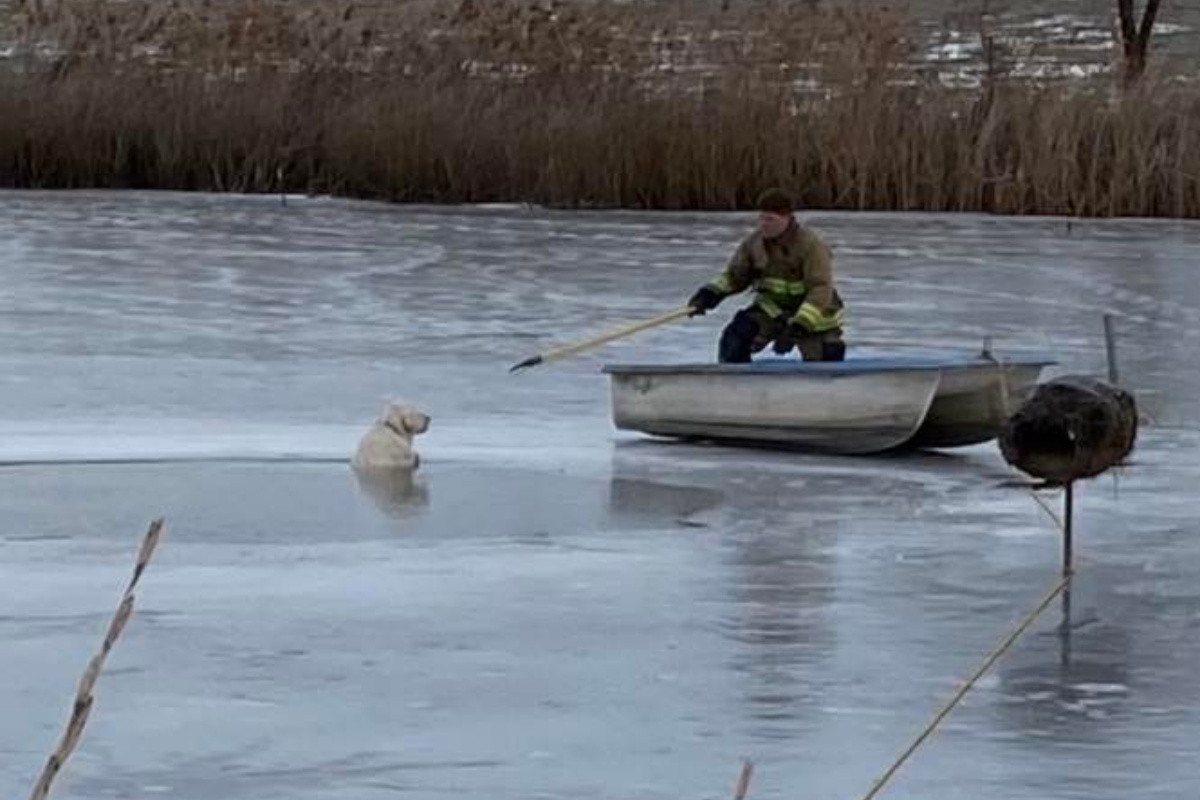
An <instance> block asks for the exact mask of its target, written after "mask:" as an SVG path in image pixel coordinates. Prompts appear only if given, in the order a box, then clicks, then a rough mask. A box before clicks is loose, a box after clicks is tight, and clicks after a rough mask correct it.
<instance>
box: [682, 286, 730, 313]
mask: <svg viewBox="0 0 1200 800" xmlns="http://www.w3.org/2000/svg"><path fill="white" fill-rule="evenodd" d="M724 299H725V297H724V295H722V294H721V293H720V292H718V291H717V290H716V289H714V288H712V287H711V286H707V285H705V286H701V287H700V289H699V290H698V291H697V292H696V293H695V294H694V295H692V299H691V300H688V305H689V306H691V307H692V313H690V314H688V316H689V317H695V316H703V315H704V314H705V313H706V312H708V311H711V310H712V309H714V308H716V307H717V306H718V305H720V303H721V301H722V300H724Z"/></svg>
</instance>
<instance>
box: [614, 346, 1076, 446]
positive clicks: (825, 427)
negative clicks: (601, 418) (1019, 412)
mask: <svg viewBox="0 0 1200 800" xmlns="http://www.w3.org/2000/svg"><path fill="white" fill-rule="evenodd" d="M1047 363H1052V362H1049V361H1047V360H1045V359H1026V360H1021V361H1017V362H1006V363H1005V365H1004V366H1003V367H1001V366H1000V365H999V364H997V363H996V362H994V361H989V360H986V359H982V358H962V357H958V358H936V357H923V358H914V357H895V358H875V359H857V360H854V359H852V360H847V361H844V362H837V363H811V364H806V363H803V362H799V361H795V360H791V359H764V360H762V361H757V362H754V363H752V364H690V365H688V364H684V365H632V366H609V367H606V368H605V372H606V373H608V374H609V376H610V378H611V387H612V413H613V423H614V424H615V425H616V427H617V428H618V429H621V430H630V431H640V432H642V433H647V434H650V435H655V436H668V437H676V438H685V439H700V440H713V441H724V442H737V443H747V444H755V443H757V444H767V445H776V446H787V447H797V448H803V449H807V450H816V451H823V452H831V453H844V454H848V455H861V454H869V453H879V452H885V451H888V450H894V449H897V448H901V447H960V446H964V445H968V444H976V443H979V442H984V441H988V440H989V439H992V438H994V437H995V436H996V435H997V434H998V432H999V428H1000V424H1001V423H1002V421H1003V419H1004V418H1005V415H1006V409H1011V408H1015V407H1016V405H1017V404H1018V403H1019V402H1020V399H1021V398H1022V397H1024V395H1025V394H1027V393H1028V392H1029V391H1030V390H1031V389H1032V388H1033V386H1034V385H1035V384H1036V381H1037V378H1038V376H1039V375H1040V373H1041V370H1042V368H1043V366H1044V365H1045V364H1047ZM1002 369H1003V372H1001V370H1002Z"/></svg>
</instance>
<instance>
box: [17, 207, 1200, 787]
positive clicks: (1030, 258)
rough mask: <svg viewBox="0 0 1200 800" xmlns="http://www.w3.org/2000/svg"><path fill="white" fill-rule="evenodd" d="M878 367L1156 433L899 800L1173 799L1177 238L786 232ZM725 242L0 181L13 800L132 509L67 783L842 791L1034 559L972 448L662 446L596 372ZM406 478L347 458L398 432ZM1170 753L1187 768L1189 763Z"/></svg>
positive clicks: (1098, 497) (1189, 661) (1187, 633)
mask: <svg viewBox="0 0 1200 800" xmlns="http://www.w3.org/2000/svg"><path fill="white" fill-rule="evenodd" d="M807 218H808V219H809V220H810V221H811V222H813V223H814V224H815V225H816V226H817V227H818V228H820V230H821V231H822V232H823V233H824V234H825V235H826V237H827V238H828V240H829V241H830V242H831V244H833V245H834V246H835V249H836V253H837V256H836V258H837V261H836V263H837V266H838V270H839V276H840V282H841V287H842V291H843V294H844V295H845V297H846V299H847V302H848V304H849V306H850V311H851V313H852V321H851V323H850V330H849V336H848V338H849V340H850V343H851V346H852V347H856V346H857V349H858V350H859V351H860V352H862V351H879V350H882V349H887V346H888V345H895V346H898V347H906V348H907V347H933V348H953V349H958V350H962V351H974V350H977V349H978V348H979V345H980V343H981V342H982V339H983V337H984V336H985V335H991V336H992V337H993V340H994V343H995V347H996V349H997V351H998V352H1000V353H1002V352H1003V351H1004V350H1005V349H1036V350H1050V351H1052V352H1054V353H1055V354H1057V355H1058V356H1059V358H1060V359H1061V361H1062V364H1061V365H1060V367H1059V368H1058V370H1059V371H1092V372H1098V371H1101V370H1102V369H1103V363H1104V359H1103V342H1102V328H1101V314H1102V313H1103V312H1105V311H1109V312H1112V313H1114V314H1116V315H1117V320H1118V330H1119V333H1120V337H1121V339H1120V353H1121V359H1122V361H1121V368H1122V377H1123V379H1125V380H1126V381H1127V383H1128V384H1129V385H1130V386H1132V387H1134V388H1135V389H1136V390H1137V391H1138V392H1139V394H1140V396H1141V397H1142V398H1143V400H1144V403H1143V405H1144V406H1145V407H1146V408H1147V409H1149V410H1150V411H1151V412H1152V414H1153V416H1154V422H1155V424H1154V425H1151V426H1150V427H1148V428H1147V429H1146V430H1145V432H1144V435H1143V438H1142V441H1141V444H1140V447H1139V449H1138V451H1137V452H1136V463H1135V464H1134V465H1133V466H1132V467H1130V468H1129V469H1127V470H1125V471H1124V472H1123V473H1122V474H1121V475H1120V476H1119V479H1114V478H1113V477H1112V476H1106V477H1104V478H1102V479H1100V480H1097V481H1094V482H1092V483H1089V484H1087V485H1086V486H1085V487H1082V488H1081V490H1080V492H1079V495H1078V497H1079V506H1080V508H1079V518H1078V538H1077V548H1078V552H1079V559H1080V560H1079V565H1078V566H1079V569H1080V572H1079V575H1078V577H1077V579H1076V582H1075V587H1074V591H1073V596H1072V613H1071V618H1070V620H1069V623H1070V624H1069V626H1068V627H1067V629H1066V630H1065V631H1064V630H1062V629H1060V627H1059V624H1060V622H1061V621H1062V619H1061V615H1060V613H1059V611H1058V609H1057V606H1056V607H1055V610H1054V611H1052V612H1050V613H1048V614H1047V615H1046V616H1045V617H1044V618H1043V619H1042V620H1041V621H1040V622H1039V623H1038V624H1037V626H1036V627H1035V628H1034V629H1033V630H1032V631H1031V632H1030V633H1029V634H1028V635H1027V637H1026V638H1024V639H1023V640H1022V641H1021V642H1020V643H1019V644H1018V645H1017V646H1016V648H1015V649H1014V650H1013V652H1012V653H1010V654H1009V656H1008V657H1006V658H1005V659H1004V660H1003V661H1002V662H1001V663H1000V664H999V665H998V666H997V667H996V669H995V670H994V671H993V672H992V673H990V674H989V676H988V677H987V678H986V679H985V680H984V681H983V683H982V684H981V686H980V687H979V688H978V689H976V691H975V692H973V693H972V694H971V695H970V696H969V697H968V699H967V701H966V702H965V704H964V705H963V706H962V707H960V708H959V709H958V710H957V711H955V712H954V714H952V715H951V717H950V718H949V719H948V720H947V722H946V723H945V724H944V726H943V728H942V729H941V731H940V732H939V733H938V734H937V735H935V736H934V738H933V739H932V740H931V741H929V742H928V743H927V744H926V745H925V746H924V747H923V748H922V749H921V750H920V751H919V752H918V753H917V755H916V756H915V757H914V760H913V761H912V762H910V764H909V765H908V766H907V767H906V768H905V769H904V770H903V771H902V772H901V773H900V774H899V775H898V776H897V778H896V779H895V781H894V783H893V784H892V785H891V787H890V788H889V789H888V790H887V791H886V792H885V793H884V794H883V795H882V796H883V797H887V798H910V799H911V800H916V799H917V798H921V800H953V799H955V798H963V799H964V800H967V799H969V800H981V799H984V798H995V799H996V800H1000V798H1004V799H1005V800H1009V799H1011V798H1022V799H1024V798H1028V800H1044V799H1045V798H1081V799H1082V798H1087V799H1088V800H1097V799H1101V800H1109V799H1111V800H1118V799H1120V800H1126V799H1127V798H1130V797H1137V798H1142V799H1144V798H1154V799H1155V800H1158V799H1160V798H1161V799H1163V800H1165V799H1166V798H1194V797H1196V796H1197V795H1200V768H1197V767H1196V766H1195V764H1194V762H1192V761H1191V757H1192V756H1193V753H1194V750H1195V745H1194V742H1195V741H1196V740H1197V737H1200V677H1197V673H1196V670H1195V669H1194V664H1195V663H1196V662H1197V659H1200V637H1198V635H1197V634H1198V633H1200V584H1197V582H1196V579H1195V575H1196V573H1197V570H1198V569H1200V541H1198V540H1197V537H1196V535H1195V533H1196V518H1197V516H1198V515H1197V510H1198V508H1200V501H1197V499H1196V496H1195V486H1196V485H1197V482H1198V481H1200V455H1198V451H1197V445H1198V444H1200V433H1198V432H1197V428H1200V414H1198V413H1197V401H1198V400H1200V370H1198V369H1197V367H1198V366H1200V358H1198V357H1197V355H1196V352H1197V348H1198V346H1200V280H1198V278H1197V275H1196V274H1195V270H1196V269H1197V267H1198V265H1200V224H1197V223H1180V222H1170V221H1075V222H1073V223H1071V224H1070V225H1068V224H1067V222H1066V221H1065V220H1059V219H1004V218H989V217H976V216H944V215H895V214H890V215H889V214H859V215H854V214H822V213H814V214H812V215H809V216H808V217H807ZM749 222H750V218H749V217H748V216H746V215H732V214H731V215H722V214H651V213H603V214H580V213H560V212H551V211H545V210H541V209H521V208H507V207H506V208H472V209H453V208H451V209H431V208H411V207H408V208H406V207H391V206H386V205H379V204H371V203H361V202H351V201H341V200H329V199H304V198H290V199H289V202H288V205H287V207H286V208H284V207H281V205H280V202H279V199H278V198H267V197H256V198H254V197H251V198H247V197H225V196H210V195H184V194H169V193H162V194H158V193H134V192H129V193H111V192H110V193H103V192H75V193H38V192H23V193H14V192H0V342H3V347H2V348H0V390H2V394H0V397H3V401H2V402H0V521H2V522H3V525H2V526H0V585H2V586H3V591H2V592H0V638H2V641H3V642H4V645H3V659H2V660H0V663H2V664H3V667H2V669H3V673H2V674H3V677H4V680H3V681H0V708H2V709H3V710H4V713H3V714H0V796H4V797H9V796H13V797H20V796H24V794H25V793H27V792H28V790H29V789H30V788H31V787H32V784H33V782H34V780H35V778H36V776H37V773H38V771H39V770H40V769H41V766H42V764H43V762H44V759H45V757H46V755H47V754H48V753H49V751H50V750H51V748H52V746H53V744H54V742H55V741H56V740H57V737H58V735H59V733H60V731H61V728H62V725H63V724H64V722H65V719H66V716H67V713H68V710H69V703H70V699H71V695H72V693H73V692H74V689H75V686H76V682H77V680H78V677H79V675H80V673H81V671H82V669H83V667H84V665H85V664H86V661H87V659H88V658H89V657H90V656H91V654H92V651H93V649H94V648H95V647H96V646H97V645H98V644H99V641H100V638H101V636H102V635H103V630H104V627H105V625H106V624H107V619H108V616H109V615H110V614H111V612H112V607H113V605H114V604H115V601H116V599H117V598H118V596H119V592H120V589H121V588H122V587H123V585H124V582H125V580H126V578H127V575H128V571H129V568H130V565H131V562H132V559H133V556H134V552H135V550H136V547H137V542H138V538H139V537H140V535H141V533H142V532H143V531H144V529H145V526H146V524H147V522H148V521H149V519H150V518H151V517H153V516H156V515H160V514H162V515H165V516H166V517H167V534H166V539H165V541H164V543H163V545H162V547H161V548H160V550H159V553H158V556H157V558H156V561H155V563H154V564H153V565H152V566H151V568H150V571H149V572H148V573H147V575H146V578H145V579H144V582H143V584H142V589H141V591H140V594H139V607H138V612H137V614H136V615H135V617H134V620H133V622H132V623H131V625H130V627H129V628H128V630H127V631H126V633H125V636H124V638H123V639H122V641H121V642H120V644H119V645H118V646H117V649H116V650H115V651H114V653H113V655H112V657H111V658H110V660H109V662H108V669H107V670H106V672H105V674H104V675H103V676H102V677H101V680H100V684H99V687H98V690H97V705H96V708H95V709H94V712H93V715H92V719H91V722H90V723H89V726H88V730H87V732H86V734H85V737H84V740H83V743H82V745H81V747H80V750H79V751H78V752H77V753H76V754H75V756H74V757H73V758H72V760H71V761H70V762H69V764H68V766H67V767H66V769H65V770H64V772H63V774H62V776H61V777H60V783H59V785H58V787H57V791H56V796H57V795H61V796H63V797H67V796H75V797H113V798H125V797H130V798H132V797H138V798H144V797H151V796H164V797H173V798H181V799H182V800H192V799H193V798H194V799H195V800H242V799H243V798H245V800H250V798H254V799H255V800H259V799H261V798H289V800H291V799H301V800H309V799H310V798H312V799H315V798H338V799H339V800H340V799H342V798H344V799H345V800H350V799H351V798H353V799H354V800H358V799H359V798H383V797H393V796H405V797H412V798H426V797H429V798H437V797H448V796H455V797H480V798H536V797H546V798H560V797H561V798H602V797H603V798H613V797H620V798H655V799H656V800H657V799H658V798H663V799H664V800H665V798H681V797H686V798H716V797H728V796H729V795H730V793H731V789H732V786H733V783H734V780H735V779H736V776H737V772H738V769H739V761H740V759H741V758H742V757H749V758H752V759H753V760H754V761H755V762H756V772H755V777H754V782H753V785H752V788H751V793H750V796H751V797H752V798H785V797H787V798H807V797H820V798H858V797H861V795H862V794H863V792H865V791H866V790H867V789H868V788H869V787H870V785H871V782H872V781H873V780H874V779H875V778H876V777H877V776H878V775H879V774H880V773H881V772H882V771H883V769H884V768H886V766H887V765H888V764H889V763H890V762H891V761H892V759H893V758H894V757H895V756H896V755H897V754H898V753H899V751H900V750H901V749H902V748H903V747H904V746H905V745H907V743H908V742H909V741H910V740H911V738H912V737H913V736H914V735H915V734H916V733H917V732H918V731H919V730H920V729H921V727H922V726H924V725H925V724H926V723H927V721H928V720H929V719H930V718H931V716H932V714H933V713H934V712H935V711H936V710H937V708H938V707H939V706H940V705H941V704H942V703H943V702H944V701H945V700H946V699H947V698H948V697H949V696H950V694H951V693H952V692H953V691H954V689H955V688H956V687H957V685H958V683H959V682H960V681H961V680H962V679H964V678H965V677H966V676H967V675H968V674H969V673H970V672H971V671H972V670H973V669H975V667H976V666H977V665H978V664H979V663H980V661H981V660H982V658H983V657H984V656H985V655H986V654H987V652H988V651H990V650H991V649H992V648H993V647H994V646H995V645H996V644H997V643H998V642H999V641H1000V639H1001V638H1002V637H1003V636H1004V635H1005V634H1006V633H1007V632H1008V631H1009V630H1010V629H1011V628H1012V627H1013V626H1014V625H1015V624H1016V623H1017V621H1018V620H1019V619H1020V617H1021V616H1023V615H1024V614H1025V613H1026V612H1028V611H1029V610H1031V609H1032V608H1033V606H1034V605H1035V604H1036V603H1037V601H1038V599H1039V598H1040V597H1041V595H1043V594H1044V593H1045V592H1046V591H1047V590H1048V589H1049V588H1050V587H1051V585H1052V584H1053V583H1054V581H1055V579H1056V577H1057V572H1058V566H1059V564H1058V547H1059V542H1058V535H1057V533H1056V532H1055V531H1054V530H1053V528H1052V525H1051V523H1050V522H1049V520H1048V519H1047V518H1046V516H1045V514H1044V513H1043V512H1042V511H1041V510H1040V509H1039V508H1038V507H1037V506H1036V505H1035V504H1034V502H1033V501H1032V500H1031V499H1030V498H1029V496H1028V493H1027V492H1025V491H1023V490H1019V489H1014V488H1010V487H1006V486H1005V485H1004V483H1005V481H1007V480H1008V479H1009V478H1010V477H1011V475H1010V473H1009V472H1008V470H1007V468H1006V466H1005V465H1004V463H1003V461H1002V460H1001V459H1000V457H999V455H998V453H997V452H996V450H995V448H994V447H991V446H986V447H979V448H972V449H968V450H964V451H954V452H950V453H927V454H919V455H910V456H902V457H889V458H875V459H845V458H841V459H839V458H824V457H814V456H806V455H798V454H785V453H762V452H755V451H749V450H737V449H717V448H707V447H694V446H682V445H670V444H661V443H656V442H650V441H647V440H643V439H638V438H636V437H632V436H626V435H623V434H618V433H616V432H615V431H613V430H612V428H611V426H610V424H609V421H608V416H607V414H608V408H607V394H606V392H607V386H606V383H605V379H604V376H602V375H600V374H599V367H600V366H601V365H602V364H603V363H605V362H606V361H641V360H645V361H661V360H698V359H702V358H710V357H711V356H712V353H713V351H714V349H715V340H716V336H717V334H718V332H719V329H720V323H721V322H723V321H724V320H725V319H727V318H728V316H729V315H730V314H731V313H732V311H733V310H734V309H735V308H736V307H737V306H736V305H735V304H733V303H726V304H725V305H724V306H722V307H721V309H720V310H719V311H718V312H717V313H715V314H713V315H710V316H709V317H707V318H704V319H702V320H693V321H689V322H686V323H683V324H680V325H678V326H675V327H672V328H667V329H663V330H660V331H655V332H650V333H647V334H644V335H642V336H640V337H637V338H635V339H633V340H631V341H629V342H625V343H622V344H619V345H615V346H612V347H610V348H608V349H606V350H604V351H602V352H601V353H598V354H595V355H592V356H588V357H584V358H580V359H577V360H574V361H570V362H564V363H561V364H554V365H546V366H544V367H539V368H538V369H535V370H531V371H528V372H525V373H522V374H520V375H516V376H510V375H508V374H507V367H508V365H509V364H511V363H512V362H514V361H516V360H518V359H520V358H522V357H523V356H526V355H529V354H531V353H533V352H536V351H539V350H541V349H544V348H545V347H548V346H551V345H553V344H557V343H561V342H564V341H570V340H574V339H578V338H581V337H584V336H587V335H590V334H592V333H595V332H599V331H602V330H604V329H605V328H607V327H610V326H612V325H615V324H619V323H622V322H625V321H628V320H633V319H637V318H639V317H642V316H649V315H652V314H655V313H658V312H659V311H662V310H665V309H669V308H671V307H673V306H675V305H677V304H679V303H681V302H682V301H683V300H685V299H686V298H687V296H688V295H690V293H691V292H692V291H693V290H694V289H695V288H696V286H698V285H699V284H700V283H701V282H703V281H704V280H705V279H707V278H708V277H710V276H711V275H712V274H714V273H715V272H716V271H717V270H718V269H719V268H720V266H721V264H722V263H723V261H724V259H725V258H726V257H727V255H728V253H729V251H730V249H731V247H732V246H733V245H734V244H735V242H736V240H737V237H738V236H739V235H740V234H741V233H742V232H743V231H744V230H745V229H746V227H747V225H748V224H749ZM393 397H402V398H405V399H408V400H410V401H412V402H415V403H417V404H419V405H421V406H422V407H424V408H426V409H427V410H428V411H429V412H430V414H431V415H432V417H433V427H432V428H431V430H430V432H429V433H428V434H427V435H426V436H424V437H422V438H421V439H419V440H418V441H419V449H420V450H421V451H422V454H423V456H424V458H425V466H424V468H423V469H422V470H421V472H419V473H418V476H417V477H416V479H415V480H414V481H413V482H412V483H409V484H406V485H398V486H382V487H381V486H366V485H362V484H360V483H359V482H358V481H357V480H356V479H355V477H354V475H353V474H352V473H351V472H350V470H349V469H348V467H347V464H346V461H347V459H348V458H349V456H350V454H351V452H352V451H353V448H354V446H355V444H356V442H357V439H358V437H359V436H360V435H361V433H362V432H363V430H364V429H365V427H366V425H367V424H369V422H370V421H371V419H372V418H373V416H374V415H375V414H376V413H377V412H378V410H379V408H380V407H381V406H382V405H383V403H384V402H386V401H387V400H389V399H391V398H393ZM1189 742H1191V743H1192V744H1188V743H1189Z"/></svg>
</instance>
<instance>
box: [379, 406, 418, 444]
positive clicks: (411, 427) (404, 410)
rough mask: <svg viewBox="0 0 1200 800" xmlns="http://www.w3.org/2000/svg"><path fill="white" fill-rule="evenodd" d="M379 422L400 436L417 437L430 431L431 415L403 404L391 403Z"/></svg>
mask: <svg viewBox="0 0 1200 800" xmlns="http://www.w3.org/2000/svg"><path fill="white" fill-rule="evenodd" d="M379 421H380V422H382V423H383V424H384V425H386V426H387V427H389V428H391V429H392V430H393V431H396V432H397V433H398V434H400V435H402V436H403V435H408V436H415V435H416V434H418V433H424V432H425V431H427V430H429V415H428V414H425V413H423V412H421V411H419V410H418V409H416V408H413V407H412V406H410V405H404V404H402V403H391V404H389V405H388V407H387V408H385V409H384V410H383V413H382V414H380V416H379Z"/></svg>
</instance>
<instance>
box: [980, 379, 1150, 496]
mask: <svg viewBox="0 0 1200 800" xmlns="http://www.w3.org/2000/svg"><path fill="white" fill-rule="evenodd" d="M1137 427H1138V412H1137V404H1136V402H1135V401H1134V399H1133V395H1132V394H1130V393H1129V392H1126V391H1125V390H1124V389H1120V388H1118V387H1116V386H1113V385H1112V384H1110V383H1107V382H1105V381H1102V380H1100V379H1098V378H1092V377H1087V376H1083V375H1065V376H1062V377H1060V378H1055V379H1054V380H1052V381H1047V382H1046V383H1043V384H1039V385H1038V387H1037V388H1036V389H1035V390H1034V391H1033V393H1032V394H1031V395H1030V396H1029V398H1028V399H1026V400H1025V402H1024V403H1022V404H1021V406H1020V408H1018V409H1017V411H1016V413H1014V414H1013V415H1012V416H1011V417H1010V418H1009V419H1008V421H1007V422H1006V424H1005V425H1004V427H1003V429H1002V430H1001V432H1000V452H1001V453H1002V454H1003V456H1004V460H1005V461H1007V462H1008V463H1009V464H1012V465H1013V466H1015V467H1017V468H1018V469H1020V470H1021V471H1022V472H1025V473H1027V474H1029V475H1032V476H1033V477H1035V478H1041V479H1042V480H1044V481H1046V482H1047V483H1049V484H1052V485H1066V484H1069V483H1071V482H1072V481H1076V480H1079V479H1081V478H1092V477H1095V476H1097V475H1099V474H1101V473H1103V472H1105V471H1106V470H1108V469H1109V468H1111V467H1113V466H1115V465H1117V464H1120V463H1121V462H1122V461H1123V460H1124V459H1125V458H1126V456H1128V455H1129V453H1130V451H1131V450H1133V445H1134V441H1135V440H1136V439H1137Z"/></svg>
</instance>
